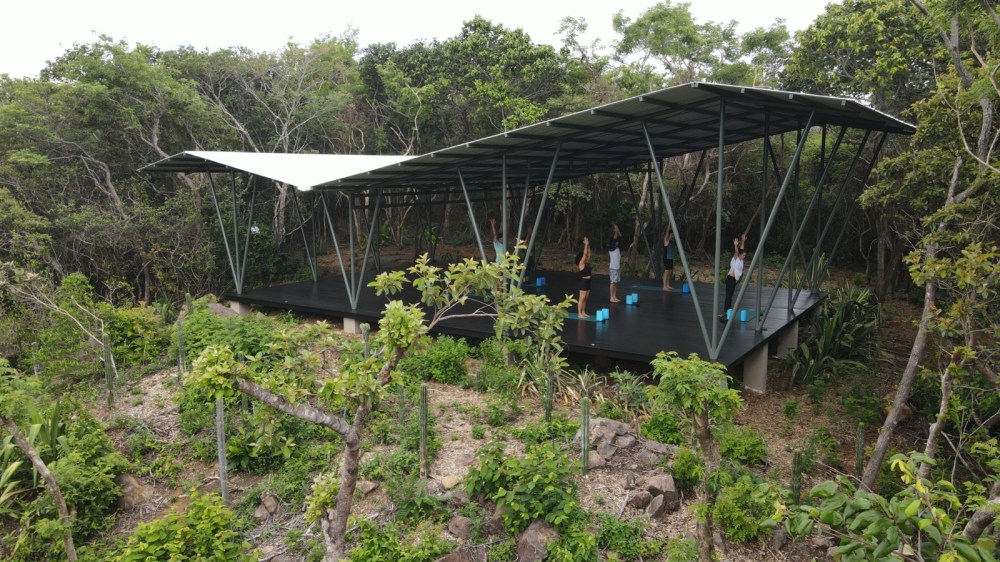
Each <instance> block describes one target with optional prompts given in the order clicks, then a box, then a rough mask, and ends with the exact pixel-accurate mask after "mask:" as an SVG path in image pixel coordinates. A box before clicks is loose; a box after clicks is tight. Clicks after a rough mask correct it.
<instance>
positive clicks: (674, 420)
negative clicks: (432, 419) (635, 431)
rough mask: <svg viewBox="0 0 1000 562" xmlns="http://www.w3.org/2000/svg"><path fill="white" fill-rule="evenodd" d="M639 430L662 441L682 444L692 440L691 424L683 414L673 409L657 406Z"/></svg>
mask: <svg viewBox="0 0 1000 562" xmlns="http://www.w3.org/2000/svg"><path fill="white" fill-rule="evenodd" d="M639 432H640V433H642V435H643V436H645V437H648V438H650V439H652V440H654V441H659V442H660V443H668V444H670V445H680V444H682V443H687V442H688V441H690V435H691V430H690V424H688V423H687V420H685V419H684V417H683V416H678V415H677V414H675V413H674V411H673V410H672V409H669V408H657V409H654V410H653V413H652V414H650V416H649V417H648V418H647V419H645V420H643V422H642V425H640V426H639Z"/></svg>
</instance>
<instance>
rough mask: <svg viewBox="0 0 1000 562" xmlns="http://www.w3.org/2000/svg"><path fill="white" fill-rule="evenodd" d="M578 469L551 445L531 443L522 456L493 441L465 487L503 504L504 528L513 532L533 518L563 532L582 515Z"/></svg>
mask: <svg viewBox="0 0 1000 562" xmlns="http://www.w3.org/2000/svg"><path fill="white" fill-rule="evenodd" d="M577 467H578V464H577V463H576V462H575V461H571V460H570V459H569V458H568V457H567V456H566V455H565V454H564V453H562V452H561V451H557V450H553V448H552V447H548V446H540V447H533V448H531V449H529V451H528V453H527V454H526V455H525V456H524V458H516V457H510V458H508V457H507V455H506V453H505V452H504V449H503V445H501V444H499V443H492V444H490V445H487V446H486V447H484V448H483V450H482V451H481V452H480V454H479V462H478V464H477V465H476V466H474V467H473V468H472V469H471V470H470V471H469V474H468V476H466V490H467V491H468V492H469V494H470V495H483V496H486V497H488V498H489V499H490V500H491V501H494V502H496V503H497V506H498V507H502V508H503V519H504V527H505V528H506V529H507V532H508V533H510V534H512V535H513V534H515V533H519V532H521V531H523V530H524V529H525V528H526V527H527V526H528V525H529V524H531V522H532V521H535V520H536V519H544V520H546V521H547V522H549V523H550V524H551V525H552V526H553V527H555V528H556V529H557V530H559V531H560V532H562V531H565V530H569V529H570V528H572V526H573V524H574V523H576V522H578V521H580V520H581V519H582V518H583V517H584V512H583V510H582V509H581V508H580V504H579V500H578V499H577V493H576V484H575V483H574V481H573V479H572V477H573V476H574V475H575V473H576V470H577Z"/></svg>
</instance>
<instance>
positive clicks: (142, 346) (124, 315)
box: [101, 305, 170, 367]
mask: <svg viewBox="0 0 1000 562" xmlns="http://www.w3.org/2000/svg"><path fill="white" fill-rule="evenodd" d="M102 308H104V309H105V311H103V313H102V314H101V316H102V317H104V322H105V325H104V328H105V330H106V331H107V332H108V335H109V336H110V338H111V349H112V352H113V353H114V355H115V361H116V363H117V365H118V367H129V366H133V365H148V364H150V363H155V362H158V361H161V360H162V359H163V358H164V356H165V355H166V352H167V346H168V344H169V341H170V331H169V330H168V329H167V327H166V325H165V324H164V322H163V319H162V318H161V317H160V316H159V314H158V313H157V312H156V309H154V308H152V307H149V306H137V307H131V308H114V307H111V306H110V305H106V307H102Z"/></svg>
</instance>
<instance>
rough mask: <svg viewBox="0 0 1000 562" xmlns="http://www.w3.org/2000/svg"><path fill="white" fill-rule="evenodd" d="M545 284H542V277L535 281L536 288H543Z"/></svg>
mask: <svg viewBox="0 0 1000 562" xmlns="http://www.w3.org/2000/svg"><path fill="white" fill-rule="evenodd" d="M544 284H545V283H543V282H542V278H541V277H538V278H536V279H535V286H536V287H541V286H542V285H544Z"/></svg>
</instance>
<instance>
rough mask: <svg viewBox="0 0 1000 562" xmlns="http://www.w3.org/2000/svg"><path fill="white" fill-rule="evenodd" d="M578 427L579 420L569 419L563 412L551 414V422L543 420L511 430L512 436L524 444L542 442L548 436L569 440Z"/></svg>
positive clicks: (558, 439)
mask: <svg viewBox="0 0 1000 562" xmlns="http://www.w3.org/2000/svg"><path fill="white" fill-rule="evenodd" d="M578 429H580V422H578V421H576V420H571V419H569V418H568V417H566V415H565V414H558V413H557V414H553V415H552V422H551V423H548V424H546V423H545V420H539V421H538V422H535V423H528V424H525V425H524V427H518V428H514V429H513V430H511V433H512V434H513V435H514V437H516V438H518V439H520V440H521V441H523V442H524V443H525V444H526V445H534V444H537V443H544V442H546V441H548V440H549V439H550V438H551V439H555V440H557V441H569V440H570V439H572V438H573V436H574V435H575V434H576V432H577V430H578Z"/></svg>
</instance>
